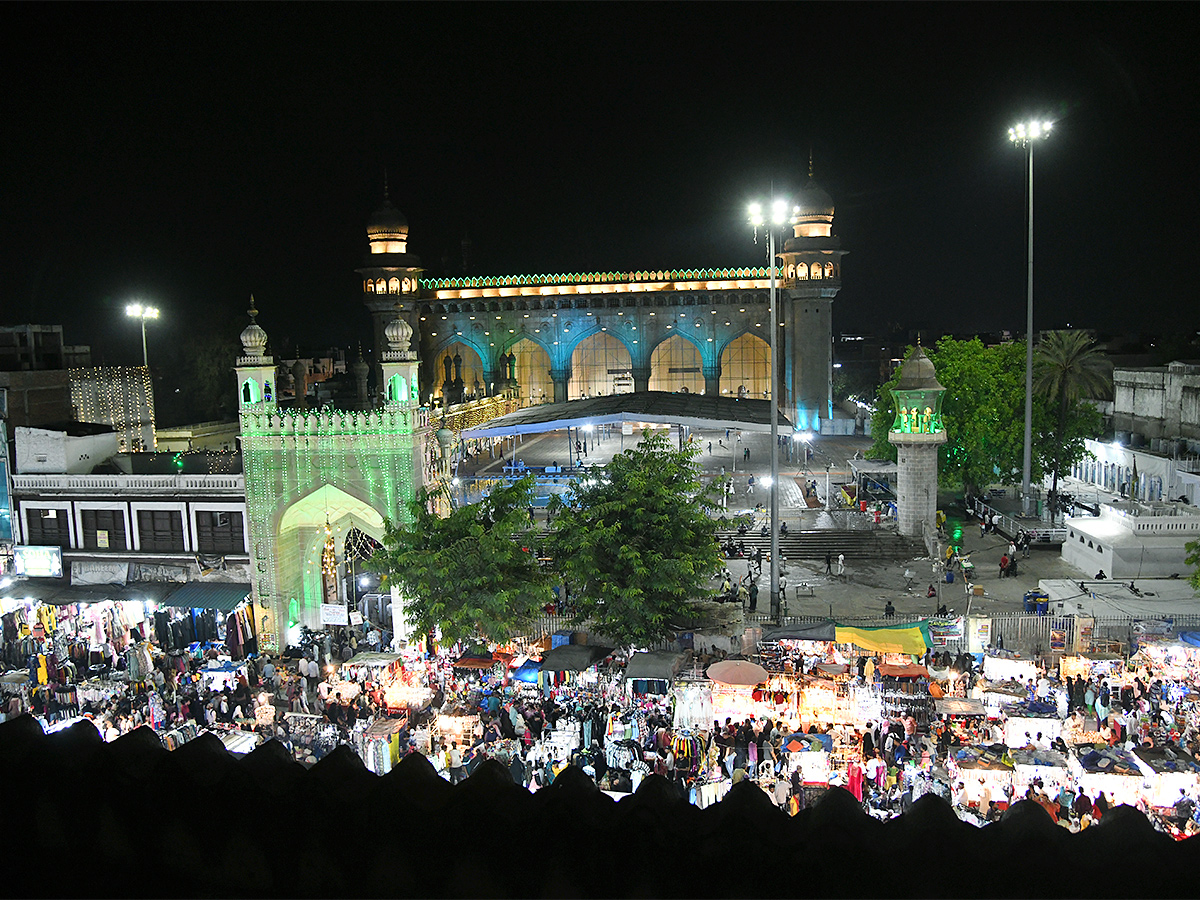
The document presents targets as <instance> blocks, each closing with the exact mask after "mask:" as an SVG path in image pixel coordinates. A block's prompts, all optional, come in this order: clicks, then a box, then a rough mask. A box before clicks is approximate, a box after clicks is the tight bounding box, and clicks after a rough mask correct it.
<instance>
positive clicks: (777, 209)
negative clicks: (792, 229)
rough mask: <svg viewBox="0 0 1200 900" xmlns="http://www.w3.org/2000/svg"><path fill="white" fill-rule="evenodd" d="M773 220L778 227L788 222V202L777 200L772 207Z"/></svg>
mask: <svg viewBox="0 0 1200 900" xmlns="http://www.w3.org/2000/svg"><path fill="white" fill-rule="evenodd" d="M771 218H772V220H773V221H774V222H775V224H776V225H782V224H783V223H784V222H786V221H787V201H785V200H776V201H775V203H774V205H773V206H772V207H771Z"/></svg>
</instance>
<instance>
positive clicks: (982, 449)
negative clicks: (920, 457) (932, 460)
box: [870, 337, 1045, 490]
mask: <svg viewBox="0 0 1200 900" xmlns="http://www.w3.org/2000/svg"><path fill="white" fill-rule="evenodd" d="M912 350H913V348H911V347H910V348H909V350H908V352H907V353H906V354H905V361H906V362H907V360H908V357H909V356H910V355H911V354H912ZM925 353H926V355H928V357H929V359H930V361H932V362H933V366H934V369H935V371H936V372H937V377H938V381H939V382H940V383H941V384H942V386H943V387H945V388H946V394H945V397H944V398H943V400H942V411H943V420H944V421H945V423H946V437H947V441H946V443H945V444H944V445H942V447H941V448H940V449H939V453H938V456H939V458H938V472H939V480H940V481H941V482H942V484H944V485H946V486H948V487H949V486H958V485H962V486H963V487H965V488H967V489H969V490H970V489H979V488H981V487H983V486H984V485H987V484H991V483H993V482H994V481H996V480H997V477H999V478H1000V479H1002V480H1004V481H1010V480H1011V477H1012V472H1013V470H1014V469H1016V470H1017V471H1018V472H1019V471H1020V467H1021V461H1022V458H1023V455H1024V429H1025V423H1024V414H1023V411H1024V407H1025V386H1024V371H1025V351H1024V348H1023V347H1022V346H1021V345H1019V344H1001V345H999V346H996V347H985V346H984V345H983V342H982V341H980V340H979V338H972V339H971V340H969V341H959V340H955V339H954V338H951V337H943V338H942V339H941V340H940V341H938V343H937V346H936V347H935V348H928V347H927V348H925ZM899 380H900V369H897V370H896V372H895V373H893V375H892V377H891V378H890V379H889V380H888V381H886V382H885V383H884V384H882V385H881V386H880V388H879V396H878V400H877V402H876V407H875V412H874V414H873V415H872V417H871V434H872V435H873V436H874V439H875V442H874V444H873V445H872V447H871V450H870V454H871V455H872V456H874V457H877V458H883V459H895V458H896V448H895V447H894V446H893V445H891V444H889V443H888V440H887V433H888V429H890V428H891V426H892V422H893V421H894V419H895V416H896V405H895V398H894V397H893V396H892V390H893V389H894V388H895V387H896V385H897V383H898V382H899ZM1040 412H1041V416H1040V417H1039V408H1038V407H1037V406H1036V405H1035V407H1034V424H1035V428H1036V426H1037V425H1038V424H1039V421H1040V420H1044V418H1045V417H1044V410H1041V411H1040ZM1034 462H1035V464H1036V463H1037V459H1036V456H1035V460H1034ZM1037 468H1038V467H1037V466H1036V465H1035V471H1034V473H1033V474H1034V478H1035V479H1036V478H1040V477H1041V473H1040V472H1039V471H1037ZM997 470H999V476H997Z"/></svg>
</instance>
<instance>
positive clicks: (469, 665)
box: [450, 656, 496, 669]
mask: <svg viewBox="0 0 1200 900" xmlns="http://www.w3.org/2000/svg"><path fill="white" fill-rule="evenodd" d="M495 664H496V660H494V659H492V658H491V657H490V656H463V657H461V658H459V659H456V660H455V661H454V662H452V663H450V665H451V666H452V667H453V668H455V669H490V668H491V667H492V666H494V665H495Z"/></svg>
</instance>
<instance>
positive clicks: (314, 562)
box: [274, 484, 383, 628]
mask: <svg viewBox="0 0 1200 900" xmlns="http://www.w3.org/2000/svg"><path fill="white" fill-rule="evenodd" d="M326 522H328V523H329V527H330V530H331V532H332V534H331V537H332V539H333V544H334V548H335V552H336V559H337V563H338V565H339V568H340V567H341V566H342V565H344V561H345V560H344V557H345V549H344V548H345V540H346V537H347V535H348V534H349V533H350V531H351V530H352V529H357V530H359V531H361V532H362V533H363V534H365V535H367V536H369V537H370V538H371V539H373V540H375V541H381V540H383V515H382V514H381V513H380V512H379V511H378V510H376V509H375V508H374V507H372V506H371V505H370V504H368V503H366V502H364V501H362V500H359V499H358V498H357V497H353V496H351V495H350V494H348V493H346V492H345V491H343V490H341V489H339V488H336V487H334V486H333V485H330V484H327V485H324V486H323V487H320V488H318V489H317V490H315V491H313V492H312V493H310V494H307V495H305V496H304V497H301V498H300V499H299V500H297V501H296V502H295V503H293V504H292V505H291V506H289V507H288V508H287V511H286V512H285V513H284V514H283V517H282V518H281V519H280V520H279V538H278V542H277V545H276V546H277V557H276V559H275V560H274V564H275V573H276V578H277V583H278V585H279V591H280V595H281V596H283V597H286V598H288V601H289V616H291V615H292V613H291V612H290V610H291V603H292V602H295V604H296V606H295V613H294V616H295V618H294V621H296V622H297V623H298V624H301V625H308V626H309V627H310V628H320V627H321V604H322V603H324V602H325V601H326V600H327V599H328V598H326V596H325V590H324V587H323V585H322V571H321V562H322V554H323V552H324V549H325V539H326V535H325V523H326ZM339 581H340V577H339ZM345 599H346V598H344V597H342V598H341V600H342V602H344V601H345Z"/></svg>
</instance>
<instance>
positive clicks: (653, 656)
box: [625, 650, 684, 681]
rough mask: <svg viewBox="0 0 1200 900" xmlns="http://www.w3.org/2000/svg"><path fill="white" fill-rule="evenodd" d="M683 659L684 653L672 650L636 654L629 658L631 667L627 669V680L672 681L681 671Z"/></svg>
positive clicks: (628, 666)
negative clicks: (655, 679)
mask: <svg viewBox="0 0 1200 900" xmlns="http://www.w3.org/2000/svg"><path fill="white" fill-rule="evenodd" d="M683 658H684V656H683V654H682V653H674V652H672V651H670V650H655V651H653V652H650V653H647V652H644V651H643V652H640V653H635V654H633V656H631V657H630V658H629V665H627V666H626V667H625V677H626V679H629V678H657V679H660V680H662V681H670V680H671V679H672V678H674V677H675V674H676V673H677V672H678V671H679V667H680V666H681V665H683Z"/></svg>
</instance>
